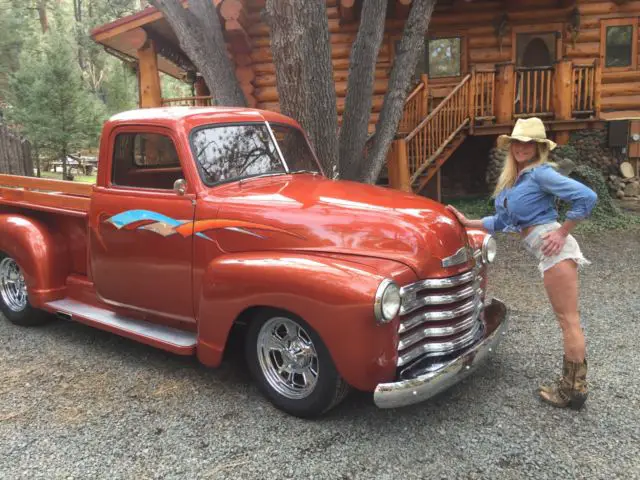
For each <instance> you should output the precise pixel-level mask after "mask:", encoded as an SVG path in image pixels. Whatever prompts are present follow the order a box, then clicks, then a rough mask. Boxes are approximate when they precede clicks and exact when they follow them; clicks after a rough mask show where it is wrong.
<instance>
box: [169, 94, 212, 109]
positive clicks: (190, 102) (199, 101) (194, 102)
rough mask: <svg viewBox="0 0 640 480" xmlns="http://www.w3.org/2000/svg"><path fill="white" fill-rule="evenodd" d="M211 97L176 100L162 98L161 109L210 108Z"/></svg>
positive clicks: (179, 98)
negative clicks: (178, 107)
mask: <svg viewBox="0 0 640 480" xmlns="http://www.w3.org/2000/svg"><path fill="white" fill-rule="evenodd" d="M212 98H213V97H212V96H199V97H178V98H163V99H162V106H163V107H176V106H187V107H194V106H204V107H209V106H211V99H212Z"/></svg>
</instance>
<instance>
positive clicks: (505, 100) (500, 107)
mask: <svg viewBox="0 0 640 480" xmlns="http://www.w3.org/2000/svg"><path fill="white" fill-rule="evenodd" d="M515 87H516V75H515V66H514V65H513V64H512V63H509V64H506V65H501V66H500V67H499V68H498V73H497V74H496V106H495V114H496V122H497V123H511V120H512V118H513V102H514V96H515Z"/></svg>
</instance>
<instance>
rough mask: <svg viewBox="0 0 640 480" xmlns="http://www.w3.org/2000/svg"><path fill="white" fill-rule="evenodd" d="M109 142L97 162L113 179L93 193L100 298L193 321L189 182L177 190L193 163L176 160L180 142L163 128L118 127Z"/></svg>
mask: <svg viewBox="0 0 640 480" xmlns="http://www.w3.org/2000/svg"><path fill="white" fill-rule="evenodd" d="M112 137H113V138H112V139H111V140H110V142H109V145H110V150H111V152H110V154H109V155H108V156H109V158H101V159H100V161H101V162H105V163H106V165H104V166H103V168H107V171H108V172H110V176H109V178H108V179H106V182H105V179H104V178H103V180H102V181H103V182H104V183H102V184H101V186H99V187H98V188H96V190H95V192H94V195H93V197H92V204H91V212H90V216H91V219H90V244H89V245H90V265H91V276H92V278H93V281H94V284H95V288H96V291H97V293H98V296H99V297H100V298H101V299H102V300H103V301H105V302H107V303H111V304H112V305H114V306H120V307H125V308H130V309H132V310H136V311H138V312H142V313H146V314H148V315H151V316H162V317H165V318H172V319H175V320H177V321H181V322H188V323H192V322H194V312H193V302H192V298H193V297H192V275H191V271H192V253H193V252H192V250H193V236H192V229H190V228H189V227H190V225H191V222H193V217H194V212H195V194H194V190H193V188H192V187H193V186H192V185H189V184H188V183H187V182H185V183H186V190H184V191H181V190H182V189H181V188H179V187H181V186H183V185H181V184H182V182H180V180H184V179H185V175H184V172H185V171H187V169H185V168H184V163H183V162H184V161H185V158H187V159H188V158H190V157H189V156H188V155H187V156H185V152H183V154H182V155H178V151H179V150H178V149H177V148H176V146H177V145H178V146H179V141H178V139H177V138H176V137H175V136H173V134H172V132H171V131H170V130H168V129H164V128H161V127H146V126H145V127H132V126H127V127H121V128H119V129H116V130H115V131H114V132H113V133H112ZM183 148H184V147H183ZM109 166H110V167H111V168H110V169H109V168H108V167H109ZM176 182H177V183H176Z"/></svg>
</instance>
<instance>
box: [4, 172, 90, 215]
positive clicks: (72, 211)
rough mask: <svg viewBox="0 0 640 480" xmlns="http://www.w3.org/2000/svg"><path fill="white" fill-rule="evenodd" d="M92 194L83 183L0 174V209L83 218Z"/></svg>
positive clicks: (87, 185)
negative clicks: (42, 212)
mask: <svg viewBox="0 0 640 480" xmlns="http://www.w3.org/2000/svg"><path fill="white" fill-rule="evenodd" d="M92 192H93V185H90V184H86V183H77V182H69V181H64V180H50V179H44V178H34V177H23V176H18V175H2V174H0V206H1V205H9V206H13V207H23V208H30V209H34V210H41V211H45V212H55V213H63V214H67V215H73V216H80V217H85V216H86V215H87V213H88V211H89V203H90V202H91V193H92Z"/></svg>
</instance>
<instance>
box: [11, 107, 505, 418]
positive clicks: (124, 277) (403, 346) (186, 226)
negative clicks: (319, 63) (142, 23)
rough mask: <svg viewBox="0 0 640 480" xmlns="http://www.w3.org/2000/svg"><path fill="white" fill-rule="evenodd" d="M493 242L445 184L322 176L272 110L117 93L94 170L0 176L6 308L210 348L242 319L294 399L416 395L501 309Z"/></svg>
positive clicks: (311, 407)
mask: <svg viewBox="0 0 640 480" xmlns="http://www.w3.org/2000/svg"><path fill="white" fill-rule="evenodd" d="M495 255H496V246H495V240H494V239H493V238H492V237H491V236H490V235H489V234H487V233H486V232H484V231H481V230H473V231H470V230H465V228H464V227H463V226H462V225H461V224H460V223H459V222H458V221H457V219H456V217H455V216H454V215H452V214H451V213H450V212H449V211H448V210H447V209H445V208H444V206H443V205H441V204H439V203H437V202H434V201H431V200H429V199H426V198H423V197H419V196H416V195H412V194H407V193H403V192H399V191H394V190H390V189H387V188H383V187H379V186H372V185H364V184H359V183H355V182H348V181H339V180H332V179H329V178H327V177H326V176H324V175H323V173H322V170H321V167H320V164H319V162H318V161H317V158H316V157H315V154H314V153H313V150H312V148H311V146H310V144H309V142H308V141H307V137H306V135H305V133H304V132H303V130H302V129H301V128H300V126H299V125H298V124H297V123H296V122H295V121H293V120H292V119H290V118H288V117H285V116H283V115H280V114H277V113H274V112H267V111H260V110H255V109H238V108H210V107H171V108H159V109H141V110H134V111H130V112H124V113H121V114H118V115H115V116H114V117H112V118H111V119H110V120H109V121H107V122H106V123H105V125H104V129H103V132H102V137H101V142H100V154H99V162H98V173H97V180H96V185H95V186H94V185H84V184H79V183H74V182H64V181H56V180H43V179H38V178H27V177H17V176H11V175H2V176H0V308H1V309H2V312H3V313H4V316H5V317H6V318H7V319H8V320H10V321H11V322H13V323H15V324H17V325H37V324H40V323H42V322H45V321H48V320H50V319H52V318H55V317H59V318H63V319H69V320H74V321H78V322H82V323H85V324H87V325H90V326H93V327H96V328H100V329H103V330H107V331H109V332H113V333H116V334H119V335H122V336H124V337H128V338H130V339H133V340H136V341H139V342H141V343H145V344H148V345H152V346H154V347H158V348H161V349H165V350H168V351H170V352H173V353H176V354H179V355H196V356H197V358H198V359H199V361H200V362H202V363H203V364H204V365H207V366H211V367H215V366H217V365H219V364H220V362H221V361H222V357H223V354H224V353H225V349H226V348H227V347H228V345H229V341H228V340H229V336H230V333H231V332H232V330H233V331H234V332H235V331H236V329H237V331H238V332H241V334H242V335H243V337H242V338H243V339H244V340H243V341H244V350H245V356H246V360H247V363H248V368H249V370H250V371H251V373H252V375H253V377H254V378H255V380H256V382H257V384H258V386H259V387H260V389H261V391H262V392H263V393H264V394H265V395H266V396H267V397H268V398H269V399H270V401H271V402H273V404H275V405H276V406H277V407H278V408H280V409H282V410H284V411H286V412H288V413H290V414H293V415H296V416H301V417H310V416H316V415H320V414H322V413H323V412H326V411H327V410H329V409H330V408H332V407H333V406H335V405H336V404H338V403H339V402H340V401H341V400H342V399H343V398H344V397H345V396H346V394H347V392H348V391H349V389H350V388H355V389H359V390H363V391H369V392H374V395H373V397H374V402H375V404H376V405H377V406H379V407H381V408H391V407H399V406H404V405H408V404H412V403H416V402H419V401H422V400H425V399H427V398H429V397H431V396H433V395H435V394H437V393H439V392H441V391H442V390H444V389H446V388H448V387H450V386H451V385H453V384H454V383H456V382H458V381H459V380H460V379H462V378H463V377H465V376H466V375H467V374H469V373H470V372H471V371H472V370H473V369H474V368H475V367H476V366H478V365H479V364H481V363H482V361H483V360H484V359H485V358H486V357H487V355H488V354H489V353H490V352H491V351H492V350H493V349H494V347H495V346H496V344H497V343H498V342H499V339H500V337H501V336H502V335H503V334H504V331H505V328H506V318H507V309H506V307H505V305H504V304H503V303H502V302H500V301H498V300H496V299H493V300H488V299H486V298H485V291H486V285H487V267H488V264H490V263H491V262H492V261H493V260H494V257H495ZM232 344H233V342H232Z"/></svg>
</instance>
